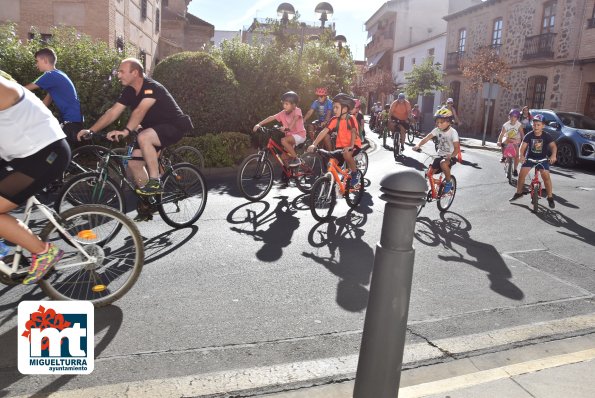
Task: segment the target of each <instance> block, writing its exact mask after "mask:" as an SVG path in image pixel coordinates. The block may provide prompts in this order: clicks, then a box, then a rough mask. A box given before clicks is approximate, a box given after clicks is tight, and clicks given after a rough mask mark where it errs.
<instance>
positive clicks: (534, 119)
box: [533, 113, 545, 123]
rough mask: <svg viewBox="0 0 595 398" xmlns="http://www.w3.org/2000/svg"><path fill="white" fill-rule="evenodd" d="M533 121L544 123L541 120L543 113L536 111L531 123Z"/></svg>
mask: <svg viewBox="0 0 595 398" xmlns="http://www.w3.org/2000/svg"><path fill="white" fill-rule="evenodd" d="M535 122H541V123H545V122H544V121H543V114H541V113H538V114H537V115H535V116H533V123H535Z"/></svg>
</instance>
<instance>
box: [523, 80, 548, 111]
mask: <svg viewBox="0 0 595 398" xmlns="http://www.w3.org/2000/svg"><path fill="white" fill-rule="evenodd" d="M546 88H547V77H545V76H531V77H530V78H529V80H528V82H527V104H528V105H529V107H530V108H534V109H541V108H543V106H544V103H545V91H546Z"/></svg>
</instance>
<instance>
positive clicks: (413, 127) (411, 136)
mask: <svg viewBox="0 0 595 398" xmlns="http://www.w3.org/2000/svg"><path fill="white" fill-rule="evenodd" d="M419 135H420V129H419V121H414V122H413V123H411V124H410V125H409V128H408V129H407V141H409V143H410V144H413V141H414V140H415V137H416V136H419Z"/></svg>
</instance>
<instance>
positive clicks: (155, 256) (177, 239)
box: [144, 225, 198, 265]
mask: <svg viewBox="0 0 595 398" xmlns="http://www.w3.org/2000/svg"><path fill="white" fill-rule="evenodd" d="M197 232H198V227H197V226H196V225H191V226H189V227H186V228H172V229H170V230H169V231H165V232H163V233H160V234H159V235H156V236H153V237H152V238H149V239H145V240H144V243H145V265H147V264H150V263H152V262H153V261H157V260H159V259H161V258H163V257H165V256H167V255H169V254H171V253H173V252H175V251H176V250H178V249H179V248H181V247H183V246H184V245H185V244H186V243H188V242H189V241H190V240H191V239H192V238H193V237H194V236H195V235H196V233H197Z"/></svg>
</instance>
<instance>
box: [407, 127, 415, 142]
mask: <svg viewBox="0 0 595 398" xmlns="http://www.w3.org/2000/svg"><path fill="white" fill-rule="evenodd" d="M414 139H415V132H414V131H413V129H412V128H411V127H410V128H409V129H408V130H407V141H409V143H410V144H413V140H414Z"/></svg>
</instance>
